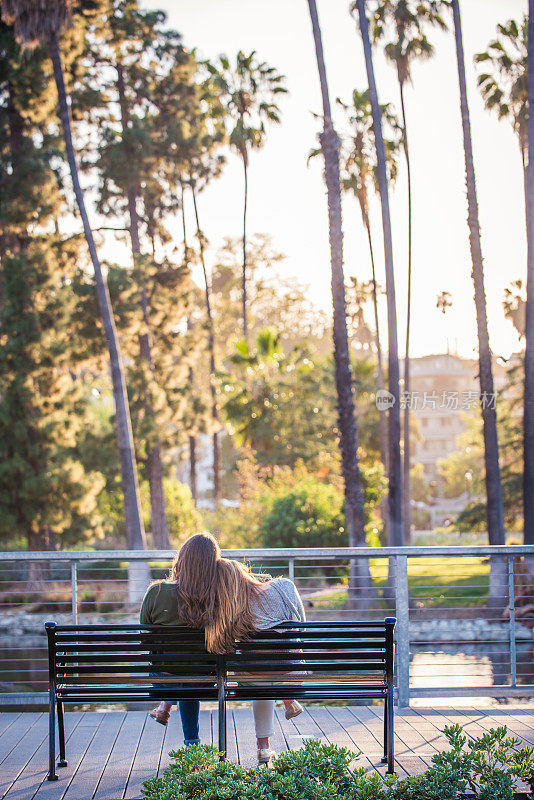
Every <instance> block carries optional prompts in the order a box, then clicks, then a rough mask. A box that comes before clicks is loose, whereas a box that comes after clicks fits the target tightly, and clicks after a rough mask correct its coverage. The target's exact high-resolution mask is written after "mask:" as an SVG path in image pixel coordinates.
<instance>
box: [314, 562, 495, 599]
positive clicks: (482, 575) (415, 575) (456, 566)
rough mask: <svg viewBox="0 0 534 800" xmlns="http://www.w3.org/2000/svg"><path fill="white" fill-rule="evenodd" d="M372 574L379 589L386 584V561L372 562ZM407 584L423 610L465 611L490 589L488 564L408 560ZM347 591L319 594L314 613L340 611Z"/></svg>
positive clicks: (482, 597)
mask: <svg viewBox="0 0 534 800" xmlns="http://www.w3.org/2000/svg"><path fill="white" fill-rule="evenodd" d="M370 563H371V574H372V576H373V578H374V580H375V582H376V585H377V586H378V587H379V588H383V586H384V585H385V582H386V571H387V559H386V558H376V559H371V562H370ZM408 583H409V587H410V593H411V595H412V597H413V598H414V600H415V602H416V603H417V604H418V605H420V606H421V607H422V608H437V607H440V606H443V607H445V608H465V607H475V606H482V605H484V603H485V602H486V599H487V596H488V589H489V564H488V562H487V560H485V559H483V558H469V557H464V558H457V559H453V558H411V559H408ZM346 599H347V590H346V588H342V587H339V588H335V589H332V591H331V592H324V593H323V592H321V594H320V596H319V597H317V598H316V599H314V601H313V605H314V608H316V609H321V610H325V609H329V608H342V607H343V606H344V604H345V602H346Z"/></svg>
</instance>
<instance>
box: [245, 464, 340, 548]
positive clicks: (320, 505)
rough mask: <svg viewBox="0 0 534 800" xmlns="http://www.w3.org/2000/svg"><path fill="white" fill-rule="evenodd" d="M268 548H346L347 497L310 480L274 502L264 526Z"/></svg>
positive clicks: (264, 540)
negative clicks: (345, 515)
mask: <svg viewBox="0 0 534 800" xmlns="http://www.w3.org/2000/svg"><path fill="white" fill-rule="evenodd" d="M260 535H261V539H262V542H263V544H264V547H304V548H309V547H344V546H346V545H347V544H348V538H347V533H346V527H345V517H344V514H343V495H342V494H341V493H340V492H339V491H338V490H337V489H335V488H334V487H333V486H330V485H329V484H326V483H320V482H319V481H317V480H316V479H314V478H311V477H310V478H306V479H304V480H303V481H301V482H299V483H298V484H297V485H295V486H292V487H290V488H289V489H288V490H286V492H285V493H284V494H281V495H279V496H278V497H276V498H275V499H274V500H273V503H272V506H271V510H270V512H269V513H268V514H267V515H266V516H265V517H264V518H263V520H262V522H261V524H260Z"/></svg>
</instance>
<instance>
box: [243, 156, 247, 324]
mask: <svg viewBox="0 0 534 800" xmlns="http://www.w3.org/2000/svg"><path fill="white" fill-rule="evenodd" d="M243 147H244V148H245V149H244V150H243V172H244V178H245V194H244V203H243V275H242V295H243V337H244V338H245V339H248V310H247V204H248V155H247V150H246V145H243Z"/></svg>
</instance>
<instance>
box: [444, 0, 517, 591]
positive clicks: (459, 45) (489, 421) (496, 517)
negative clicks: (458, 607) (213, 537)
mask: <svg viewBox="0 0 534 800" xmlns="http://www.w3.org/2000/svg"><path fill="white" fill-rule="evenodd" d="M452 14H453V19H454V38H455V41H456V60H457V65H458V80H459V84H460V109H461V114H462V133H463V141H464V158H465V183H466V187H467V209H468V213H467V223H468V226H469V247H470V250H471V263H472V272H471V275H472V278H473V285H474V289H475V307H476V315H477V333H478V364H479V381H480V404H481V411H482V423H483V431H484V462H485V468H486V496H487V506H486V514H487V520H488V538H489V543H490V544H505V534H504V517H503V502H502V487H501V475H500V468H499V445H498V440H497V412H496V409H495V405H494V403H493V402H492V400H490V401H489V402H488V399H489V398H493V397H494V385H493V372H492V355H491V349H490V343H489V335H488V319H487V313H486V292H485V288H484V266H483V262H482V247H481V241H480V225H479V216H478V199H477V189H476V181H475V165H474V161H473V145H472V141H471V122H470V118H469V105H468V102H467V88H466V82H465V63H464V48H463V41H462V25H461V19H460V6H459V3H458V0H452ZM505 594H506V591H505V575H504V573H503V572H502V561H501V560H500V559H498V560H497V561H496V562H495V561H492V564H491V575H490V595H489V602H490V603H491V604H493V605H498V604H499V603H502V600H503V597H504V596H505Z"/></svg>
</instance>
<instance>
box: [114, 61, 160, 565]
mask: <svg viewBox="0 0 534 800" xmlns="http://www.w3.org/2000/svg"><path fill="white" fill-rule="evenodd" d="M117 90H118V94H119V106H120V110H121V127H122V136H123V138H124V136H125V134H126V131H127V129H128V108H127V104H126V92H125V86H124V70H123V67H122V65H121V64H117ZM128 213H129V217H130V239H131V243H132V256H133V259H134V263H135V261H136V259H137V257H138V256H139V255H140V253H141V242H140V238H139V215H138V213H137V191H136V188H135V186H133V185H131V186H130V187H129V189H128ZM139 305H140V306H141V312H142V314H143V323H144V327H145V330H144V332H143V333H140V334H139V337H138V338H139V353H140V355H141V358H142V359H143V361H145V362H146V363H147V365H148V368H149V371H150V373H151V374H153V373H154V363H153V360H152V343H151V341H150V317H149V311H148V299H147V293H146V289H143V291H142V292H141V296H140V298H139ZM145 405H146V413H147V415H148V416H149V417H151V416H152V415H153V413H154V412H153V409H152V408H151V405H150V401H149V400H146V402H145ZM146 459H147V467H148V485H149V494H150V521H151V526H152V539H153V542H154V547H156V548H157V549H158V550H170V547H171V542H170V538H169V525H168V522H167V507H166V504H165V493H164V490H163V462H162V458H161V447H160V445H159V444H153V445H147V456H146Z"/></svg>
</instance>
